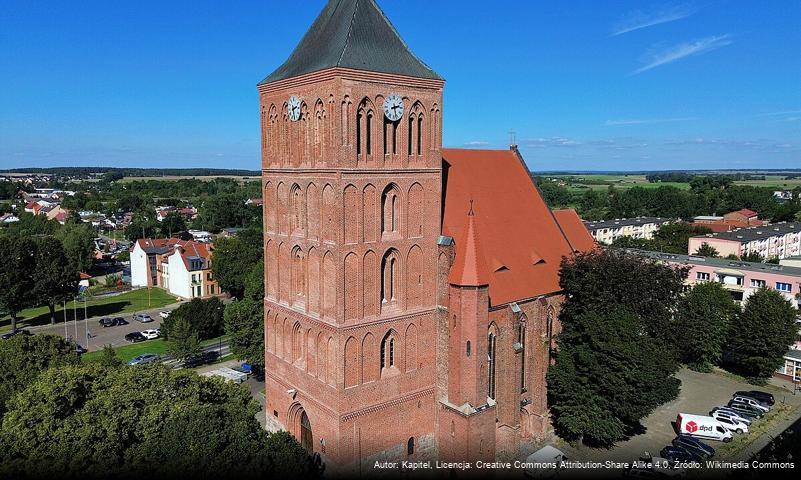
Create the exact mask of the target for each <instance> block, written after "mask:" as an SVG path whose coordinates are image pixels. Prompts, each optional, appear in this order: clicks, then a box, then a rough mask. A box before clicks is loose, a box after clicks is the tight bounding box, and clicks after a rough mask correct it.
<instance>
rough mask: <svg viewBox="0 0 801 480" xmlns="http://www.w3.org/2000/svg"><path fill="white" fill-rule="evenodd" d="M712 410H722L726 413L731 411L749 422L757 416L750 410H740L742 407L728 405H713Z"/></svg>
mask: <svg viewBox="0 0 801 480" xmlns="http://www.w3.org/2000/svg"><path fill="white" fill-rule="evenodd" d="M712 411H722V412H726V413H731V414H734V415H739V416H741V417H743V418H745V419H747V420H749V421H751V422H753V421H754V419H755V418H756V417H757V415H756V413H754V412H752V411H751V410H742V409H739V410H738V409H734V408H732V407H730V406H728V405H721V406H719V407H715V408H714V409H712Z"/></svg>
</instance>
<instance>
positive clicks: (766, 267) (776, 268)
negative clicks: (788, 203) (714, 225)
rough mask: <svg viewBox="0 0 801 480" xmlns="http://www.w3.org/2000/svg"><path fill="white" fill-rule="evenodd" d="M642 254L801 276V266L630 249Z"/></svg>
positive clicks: (676, 260)
mask: <svg viewBox="0 0 801 480" xmlns="http://www.w3.org/2000/svg"><path fill="white" fill-rule="evenodd" d="M628 251H630V252H634V253H637V254H640V255H645V256H647V257H651V258H654V259H656V260H664V261H667V262H674V263H684V264H687V265H709V266H710V267H715V268H721V269H723V268H733V269H736V270H745V271H748V272H765V273H773V274H777V275H790V276H793V277H801V267H791V266H789V265H776V264H774V263H760V262H743V261H741V260H729V259H727V258H714V257H701V256H698V255H683V254H680V253H663V252H654V251H650V250H638V249H635V248H631V249H628Z"/></svg>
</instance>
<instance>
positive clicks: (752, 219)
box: [690, 208, 768, 233]
mask: <svg viewBox="0 0 801 480" xmlns="http://www.w3.org/2000/svg"><path fill="white" fill-rule="evenodd" d="M767 224H768V222H767V221H765V220H760V219H759V214H758V213H757V212H755V211H753V210H749V209H747V208H743V209H740V210H737V211H735V212H729V213H727V214H725V215H723V216H722V217H714V216H700V217H695V218H693V221H692V223H691V224H690V225H693V226H698V227H706V228H708V229H710V230H712V231H713V232H715V233H720V232H730V231H732V230H735V229H738V228H748V227H760V226H763V225H767Z"/></svg>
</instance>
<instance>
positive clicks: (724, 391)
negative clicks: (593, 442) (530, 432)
mask: <svg viewBox="0 0 801 480" xmlns="http://www.w3.org/2000/svg"><path fill="white" fill-rule="evenodd" d="M676 376H677V377H678V378H679V379H680V380H681V383H682V384H681V391H680V392H679V396H678V397H677V398H676V399H675V400H673V401H672V402H669V403H666V404H665V405H662V406H661V407H659V408H657V409H656V410H655V411H654V412H653V413H651V415H649V416H648V417H646V418H645V420H644V421H643V426H644V427H645V428H646V431H645V433H643V434H641V435H636V436H634V437H632V438H630V439H629V440H626V441H623V442H619V443H618V444H617V445H615V447H614V448H612V449H611V450H605V449H592V448H588V447H586V446H583V445H582V446H579V447H578V448H572V447H571V446H569V445H559V448H560V449H562V450H563V451H564V452H565V453H566V454H567V455H568V457H569V458H570V459H571V460H613V461H621V462H624V461H632V460H634V459H636V458H639V457H641V456H643V455H644V453H645V452H649V453H651V454H652V455H655V456H658V455H659V452H660V451H661V450H662V448H663V447H665V446H666V445H669V444H670V442H671V440H673V438H674V437H675V436H676V432H675V431H674V429H673V428H674V427H673V423H675V421H676V415H677V414H679V413H690V414H698V415H708V414H709V411H710V410H712V408H713V407H715V406H718V405H724V404H726V403H727V402H728V401H729V400H730V399H731V396H732V394H733V393H734V392H736V391H738V390H754V389H757V390H764V391H767V392H769V393H772V394H773V395H774V397H775V399H776V405H775V406H774V409H775V408H777V407H779V406H780V405H781V404H782V403H786V404H787V405H788V406H789V407H790V408H791V409H792V410H791V412H790V414H789V415H783V417H784V418H781V419H779V420H778V421H776V422H775V425H774V424H771V428H770V429H769V430H768V431H767V432H763V433H761V435H760V434H751V433H749V434H745V435H749V437H748V438H747V440H749V441H748V442H747V443H749V446H747V447H746V448H745V449H744V451H740V452H737V453H736V454H735V457H734V458H722V457H718V456H716V457H715V459H716V460H724V459H725V460H740V459H741V458H744V457H745V458H747V456H748V454H750V453H751V452H752V451H753V450H754V449H755V447H757V446H759V445H762V444H764V443H767V441H768V440H769V439H770V436H775V435H776V434H778V433H779V432H781V431H783V430H784V429H785V428H787V426H789V425H790V424H791V423H792V422H793V421H794V420H795V419H796V418H798V416H799V414H800V413H801V410H800V409H799V408H798V407H799V406H801V394H799V395H793V394H792V391H791V390H786V389H783V388H780V386H781V383H780V382H778V381H773V382H771V383H770V384H768V385H766V386H764V387H754V386H753V385H750V384H748V383H745V382H740V381H737V380H736V379H734V378H733V377H729V376H724V375H720V374H711V373H698V372H693V371H691V370H687V369H682V370H681V371H679V373H678V374H677V375H676ZM787 385H789V384H787ZM760 421H764V420H756V421H755V422H754V424H753V425H752V429H753V428H757V427H758V423H759V422H760ZM751 437H753V438H751ZM735 439H737V436H735ZM706 443H709V444H710V445H711V446H712V447H714V448H715V449H718V448H719V447H720V446H721V445H723V444H722V443H721V442H716V441H707V442H706ZM760 448H761V447H760ZM756 449H757V450H758V448H756Z"/></svg>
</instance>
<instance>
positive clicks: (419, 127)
mask: <svg viewBox="0 0 801 480" xmlns="http://www.w3.org/2000/svg"><path fill="white" fill-rule="evenodd" d="M422 154H423V116H422V115H420V116H418V117H417V155H422Z"/></svg>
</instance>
